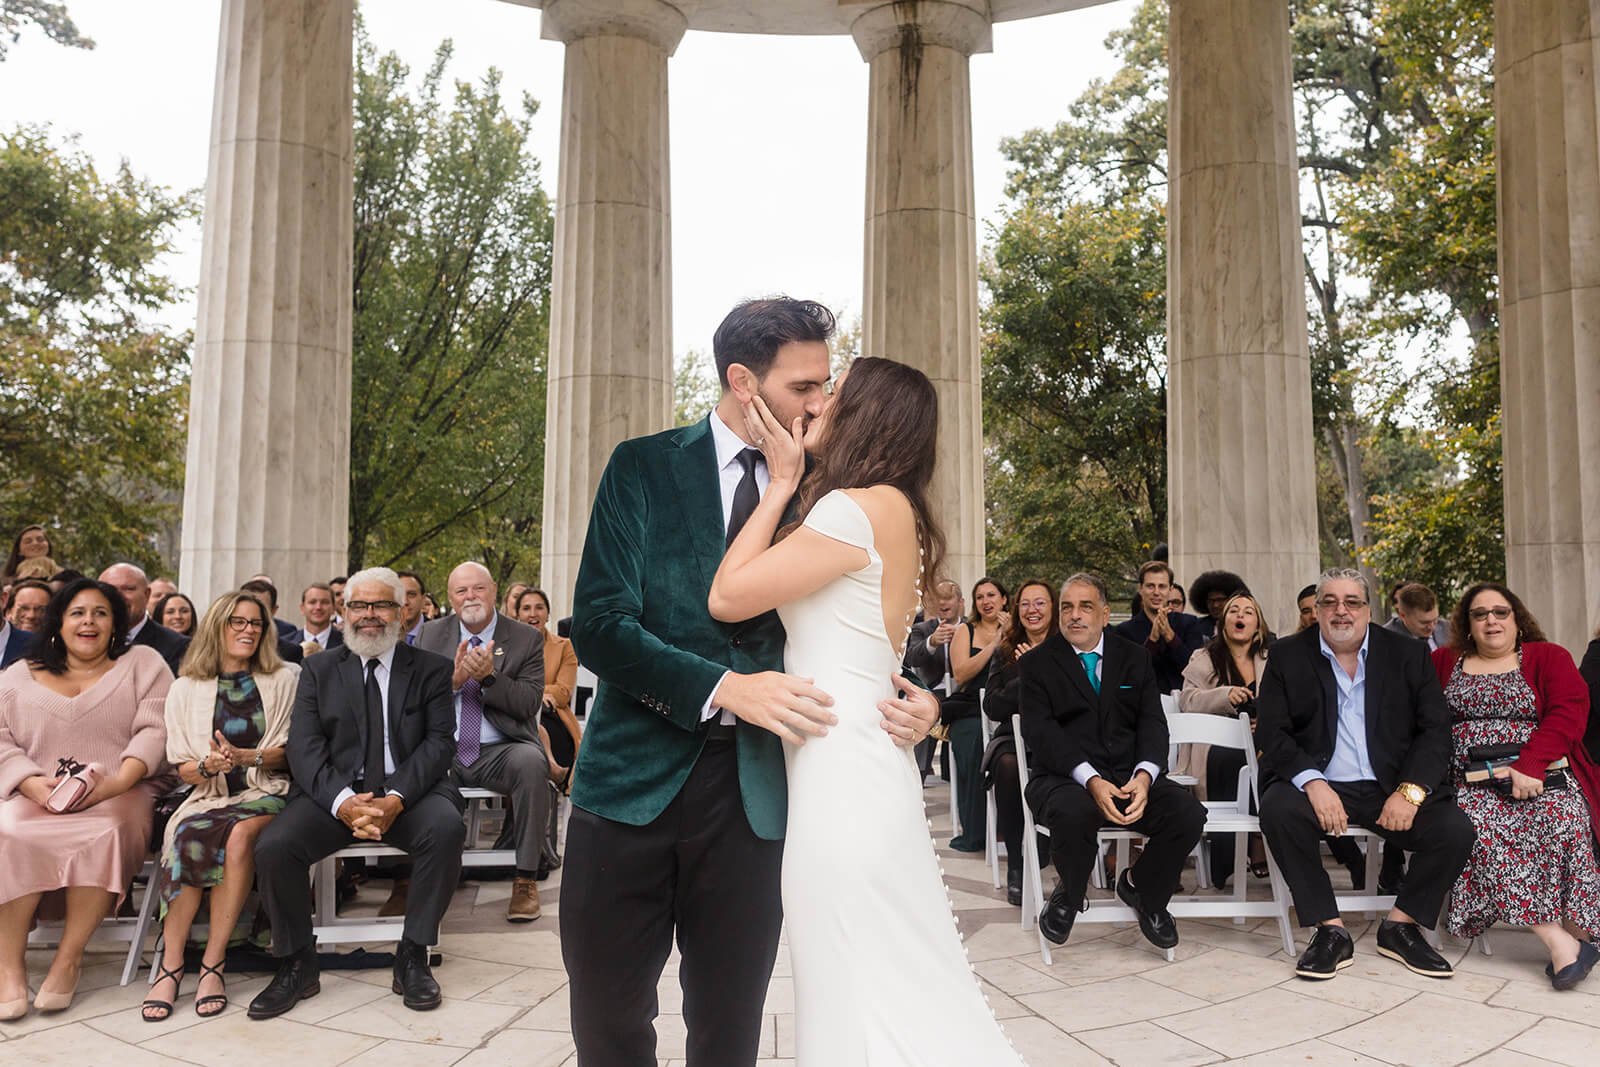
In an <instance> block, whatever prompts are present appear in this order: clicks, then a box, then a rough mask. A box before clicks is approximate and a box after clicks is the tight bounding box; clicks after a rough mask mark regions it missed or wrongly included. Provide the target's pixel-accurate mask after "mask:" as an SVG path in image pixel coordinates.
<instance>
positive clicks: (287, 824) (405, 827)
mask: <svg viewBox="0 0 1600 1067" xmlns="http://www.w3.org/2000/svg"><path fill="white" fill-rule="evenodd" d="M345 589H346V592H347V594H348V597H347V599H346V601H345V619H346V623H345V633H344V646H343V647H342V648H339V649H336V650H334V651H332V652H330V653H328V654H327V655H323V656H312V657H311V658H310V659H308V660H306V663H305V666H304V668H303V669H302V670H301V672H300V682H299V688H298V690H297V692H296V694H295V702H294V713H293V717H292V719H291V722H290V725H289V743H288V749H289V772H290V775H291V776H292V778H293V785H291V787H290V790H289V802H288V804H287V805H286V806H285V807H284V809H283V812H282V814H280V815H279V816H278V817H277V818H275V819H273V820H272V823H271V825H269V826H268V827H267V828H266V829H265V830H263V831H262V833H261V836H260V837H259V838H258V839H257V841H256V879H257V883H258V885H259V886H260V890H261V897H262V900H263V902H264V903H265V904H266V909H267V916H268V918H269V919H270V920H271V923H272V953H273V955H275V956H277V957H278V958H279V959H280V960H282V963H281V964H280V965H279V967H278V972H277V974H276V975H274V976H273V979H272V981H271V982H270V983H268V985H267V987H266V988H265V989H264V990H262V991H261V993H260V994H259V995H258V996H257V997H256V998H255V1000H253V1001H251V1002H250V1011H249V1014H250V1017H251V1018H252V1019H270V1018H272V1017H274V1016H277V1015H282V1014H284V1013H285V1012H287V1011H289V1010H290V1009H291V1008H293V1007H294V1006H295V1005H296V1004H298V1003H299V1002H300V1001H301V1000H303V999H305V998H306V997H310V996H315V995H316V994H317V993H318V992H319V991H320V989H321V985H320V982H319V979H318V971H317V946H316V942H315V940H314V939H313V937H312V932H311V880H310V869H311V865H312V864H313V863H316V862H317V861H318V860H320V859H322V858H323V857H324V856H326V855H328V854H329V853H331V852H334V851H336V850H337V849H341V848H346V847H348V846H349V845H351V844H352V843H354V842H355V841H358V840H361V841H383V842H385V843H388V844H392V845H396V846H398V847H399V848H402V849H404V850H405V851H406V852H408V853H409V854H410V856H411V859H412V863H413V872H412V883H413V884H414V886H415V887H416V889H415V891H414V892H413V893H412V894H411V899H410V901H409V907H408V908H407V910H406V921H405V933H404V936H403V937H402V939H401V941H400V944H399V946H398V947H397V949H396V951H395V963H394V989H395V991H396V992H399V993H400V994H401V995H402V996H403V998H404V1002H405V1006H406V1007H408V1008H411V1009H413V1010H415V1011H427V1010H429V1009H431V1008H437V1007H438V1006H439V1003H440V1000H441V997H440V993H439V983H438V982H436V981H434V978H433V974H432V972H431V971H430V970H429V968H428V946H429V945H432V944H434V943H435V942H436V941H438V939H439V920H440V919H441V918H442V917H443V915H444V912H445V908H446V907H448V906H449V903H450V896H451V894H452V893H453V892H454V891H455V887H456V880H457V879H458V878H459V877H460V875H461V846H462V844H463V842H464V841H465V840H466V826H465V825H464V824H463V822H462V819H461V815H462V812H463V811H464V809H465V804H464V802H463V801H462V799H461V794H460V792H459V791H457V789H456V787H455V785H454V784H453V783H452V782H451V781H450V758H451V754H452V753H453V752H454V751H455V740H454V734H455V715H454V713H453V711H452V709H451V699H450V672H451V663H450V660H448V659H446V658H444V657H442V656H436V655H434V654H433V653H431V652H424V651H423V650H422V649H420V648H412V647H411V646H409V645H406V644H402V643H401V641H400V601H401V600H402V599H403V598H404V597H405V589H404V587H403V586H401V584H400V579H399V577H398V576H397V575H396V574H395V573H394V571H392V570H390V569H388V568H387V567H371V568H368V569H367V570H364V571H361V572H359V573H357V574H353V575H351V576H350V581H349V584H348V585H347V586H346V587H345Z"/></svg>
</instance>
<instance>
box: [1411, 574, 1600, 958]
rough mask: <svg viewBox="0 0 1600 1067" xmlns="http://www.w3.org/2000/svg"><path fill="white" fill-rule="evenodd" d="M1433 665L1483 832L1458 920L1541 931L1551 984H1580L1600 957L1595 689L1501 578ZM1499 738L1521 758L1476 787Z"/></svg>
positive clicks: (1466, 932) (1459, 931)
mask: <svg viewBox="0 0 1600 1067" xmlns="http://www.w3.org/2000/svg"><path fill="white" fill-rule="evenodd" d="M1433 664H1434V669H1435V670H1437V671H1438V674H1439V684H1440V685H1442V686H1443V687H1444V696H1445V701H1446V702H1447V703H1448V704H1449V705H1450V712H1451V718H1452V726H1451V735H1452V738H1453V740H1454V744H1455V761H1454V763H1453V765H1452V768H1451V778H1452V784H1454V786H1455V790H1456V802H1457V803H1458V804H1460V805H1461V808H1462V810H1463V811H1465V812H1466V813H1467V816H1468V817H1469V818H1470V819H1471V820H1472V823H1473V825H1474V826H1475V827H1477V830H1478V840H1477V843H1476V844H1475V845H1473V847H1472V856H1471V858H1470V859H1468V861H1467V865H1466V867H1465V868H1464V869H1463V870H1462V872H1461V876H1460V877H1459V878H1458V879H1457V880H1456V884H1455V889H1454V891H1453V892H1452V893H1451V897H1450V909H1449V913H1448V915H1447V916H1446V923H1447V925H1448V928H1449V930H1450V932H1451V933H1453V934H1455V935H1456V936H1457V937H1477V936H1478V935H1479V934H1481V933H1483V932H1484V931H1485V930H1487V929H1488V928H1489V927H1490V926H1491V925H1493V924H1494V923H1496V922H1504V923H1510V924H1512V925H1515V926H1528V927H1531V928H1532V929H1533V932H1534V933H1535V934H1536V935H1538V937H1539V940H1541V941H1543V942H1544V945H1545V948H1546V949H1548V950H1549V953H1550V966H1548V967H1546V968H1545V974H1547V975H1548V976H1549V977H1550V981H1551V984H1552V985H1553V986H1555V988H1556V989H1571V988H1573V987H1574V986H1576V985H1577V984H1578V983H1579V982H1581V981H1583V980H1584V979H1585V978H1586V977H1588V975H1589V971H1590V969H1591V968H1593V967H1594V965H1595V962H1596V961H1597V960H1600V948H1596V946H1595V944H1594V941H1593V938H1594V936H1595V935H1596V933H1600V875H1597V874H1596V870H1595V856H1594V847H1593V844H1592V839H1591V834H1590V829H1591V827H1600V821H1597V814H1600V806H1597V804H1596V800H1597V787H1600V771H1597V770H1596V768H1595V765H1594V764H1593V763H1592V762H1590V760H1589V756H1588V753H1586V752H1585V751H1584V748H1583V731H1584V725H1585V723H1586V722H1587V720H1588V711H1589V693H1588V689H1587V687H1586V686H1585V685H1584V682H1583V678H1582V677H1581V676H1580V675H1579V674H1578V669H1577V668H1576V667H1575V666H1573V663H1572V657H1571V656H1570V655H1569V654H1568V653H1567V650H1566V649H1564V648H1562V647H1561V646H1560V645H1557V644H1554V643H1552V642H1549V641H1546V640H1545V639H1544V634H1543V633H1542V632H1541V631H1540V630H1539V623H1538V622H1537V621H1536V620H1535V619H1534V617H1533V615H1532V614H1531V613H1530V612H1529V611H1528V609H1527V607H1526V606H1524V605H1523V603H1522V601H1521V600H1519V599H1518V598H1517V595H1516V594H1515V593H1513V592H1512V591H1511V590H1509V589H1507V588H1506V587H1505V586H1503V585H1500V584H1499V583H1498V582H1481V583H1479V584H1478V585H1475V586H1473V587H1472V588H1471V589H1468V590H1467V592H1466V595H1465V596H1463V597H1462V598H1461V600H1460V602H1459V603H1457V604H1456V609H1455V614H1454V616H1453V617H1452V619H1451V646H1450V647H1448V648H1441V649H1439V650H1438V651H1436V652H1434V653H1433ZM1490 746H1499V747H1501V749H1502V751H1504V752H1505V753H1506V758H1512V759H1513V760H1514V761H1513V762H1510V763H1509V764H1507V765H1505V766H1496V767H1495V768H1494V769H1493V771H1492V775H1491V777H1490V779H1489V780H1488V781H1485V782H1479V783H1474V782H1473V781H1472V780H1470V779H1469V778H1468V777H1467V774H1468V772H1469V771H1471V770H1473V769H1475V768H1480V767H1481V765H1483V764H1484V763H1485V762H1486V759H1485V758H1486V757H1488V756H1491V755H1493V753H1492V752H1484V751H1483V749H1484V748H1487V747H1490ZM1474 750H1477V751H1474ZM1563 762H1564V764H1565V766H1564V769H1558V770H1550V768H1551V767H1552V766H1553V765H1557V764H1562V763H1563ZM1474 777H1477V776H1476V775H1475V776H1474Z"/></svg>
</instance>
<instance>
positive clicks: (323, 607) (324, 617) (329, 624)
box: [298, 582, 409, 654]
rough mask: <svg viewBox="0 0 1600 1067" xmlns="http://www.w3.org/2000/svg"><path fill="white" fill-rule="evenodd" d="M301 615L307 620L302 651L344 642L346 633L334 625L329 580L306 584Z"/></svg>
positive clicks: (301, 636)
mask: <svg viewBox="0 0 1600 1067" xmlns="http://www.w3.org/2000/svg"><path fill="white" fill-rule="evenodd" d="M300 617H301V618H302V619H304V620H305V621H306V624H305V625H304V626H302V627H301V628H300V634H299V637H298V640H299V642H300V650H301V651H302V652H304V653H307V654H310V653H316V652H326V651H328V650H329V649H333V648H338V647H339V646H340V645H342V644H344V634H342V633H340V632H339V630H338V628H336V627H335V626H334V625H333V589H332V588H331V587H329V585H328V583H327V582H312V583H311V584H310V585H308V586H306V588H305V592H303V593H301V594H300ZM408 643H409V642H408ZM312 645H316V646H317V647H316V648H312V647H311V646H312Z"/></svg>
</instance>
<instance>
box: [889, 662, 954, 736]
mask: <svg viewBox="0 0 1600 1067" xmlns="http://www.w3.org/2000/svg"><path fill="white" fill-rule="evenodd" d="M889 677H890V678H891V679H892V680H893V681H894V684H895V685H896V687H898V688H899V689H900V690H901V691H902V692H903V693H904V694H905V695H904V696H895V697H891V698H889V699H888V700H884V701H880V702H879V703H878V710H879V711H880V712H882V713H883V728H884V730H886V731H888V734H889V736H890V737H892V738H894V743H895V744H897V745H902V746H910V745H915V744H917V743H918V742H919V741H921V740H922V739H923V738H924V737H927V736H928V731H929V730H931V729H933V727H934V725H935V724H936V723H937V722H938V721H939V698H938V697H936V696H934V695H933V694H932V693H930V692H928V691H927V690H926V689H923V688H922V687H920V686H918V685H915V684H913V683H912V682H911V681H910V680H909V679H907V678H906V677H904V676H903V675H899V674H891V675H890V676H889Z"/></svg>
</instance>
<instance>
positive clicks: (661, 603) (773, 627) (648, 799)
mask: <svg viewBox="0 0 1600 1067" xmlns="http://www.w3.org/2000/svg"><path fill="white" fill-rule="evenodd" d="M716 466H717V460H716V448H715V445H714V444H713V442H712V438H711V427H710V423H709V422H708V421H707V420H705V419H702V420H701V421H699V422H697V423H695V424H694V425H692V426H685V427H681V428H679V429H676V430H668V431H666V432H664V433H658V434H654V435H652V436H649V437H639V438H634V439H633V440H630V441H624V442H623V443H622V444H620V445H618V446H617V448H616V451H614V452H613V453H612V454H611V460H610V462H609V463H607V464H606V470H605V473H604V474H603V475H601V478H600V487H599V489H598V490H597V491H596V493H595V501H594V511H593V513H592V514H591V515H590V518H589V533H588V536H587V538H586V540H585V541H584V545H583V560H582V562H581V563H580V565H579V567H578V583H577V589H576V592H575V594H574V604H573V615H572V644H573V646H574V648H575V649H576V650H577V653H578V659H579V661H580V662H582V663H583V665H584V666H586V667H588V668H589V669H590V670H592V671H593V672H594V673H595V675H596V677H598V678H599V687H598V691H597V692H596V693H595V697H594V701H593V702H592V703H591V705H590V709H591V710H590V712H589V719H588V723H587V725H586V726H585V728H584V733H583V744H582V746H580V748H579V749H578V763H577V770H576V773H575V775H574V777H573V787H572V802H573V803H574V804H576V805H577V806H578V807H580V808H583V809H584V810H585V811H590V812H593V813H594V814H596V815H600V816H603V817H604V818H607V819H612V820H614V821H616V822H623V823H629V824H632V825H635V826H642V825H644V824H646V823H649V822H650V821H652V820H653V819H655V818H656V816H658V815H660V814H661V812H662V811H663V810H664V809H665V808H666V806H667V805H668V804H669V803H670V802H671V801H672V798H673V797H675V796H677V795H678V790H679V789H681V788H683V783H684V781H685V780H686V779H687V778H688V777H689V771H690V770H691V769H692V768H693V767H694V763H695V760H696V759H698V758H699V756H700V750H701V748H702V747H703V746H704V745H705V741H706V731H707V729H708V725H709V724H707V723H703V722H701V721H700V713H701V710H702V709H703V708H704V707H705V703H706V701H707V700H708V699H709V698H710V696H711V693H712V691H713V690H714V689H716V687H717V683H718V682H719V681H721V679H722V675H723V673H724V672H725V671H729V670H733V671H738V672H740V673H750V672H757V671H765V670H782V669H783V643H784V633H783V625H782V623H780V622H779V621H778V615H777V613H776V612H768V613H766V614H765V615H761V616H759V617H757V618H754V619H749V620H747V621H745V622H740V623H720V622H717V621H716V620H715V619H713V618H712V617H711V615H710V613H709V612H708V611H707V610H706V597H707V596H708V594H709V593H710V591H711V579H712V577H713V576H714V575H715V574H716V572H717V566H718V565H719V564H720V563H721V562H722V554H723V547H724V546H723V540H724V536H725V535H724V531H723V522H722V497H721V492H720V490H719V489H718V482H717V470H716ZM736 738H737V740H736V742H735V743H736V744H737V745H738V758H739V789H740V794H741V796H742V799H743V802H744V811H745V816H746V817H747V818H748V819H749V820H750V828H751V829H752V830H754V831H755V833H756V835H757V836H758V837H763V838H766V839H768V840H776V839H778V838H781V837H782V836H783V830H784V821H785V819H786V817H787V810H788V792H787V785H786V783H785V781H784V768H783V748H782V744H781V742H779V740H778V738H777V737H776V736H775V735H773V734H771V733H769V732H768V731H766V730H761V729H757V728H755V727H751V726H747V725H745V724H743V723H740V724H739V727H738V730H737V734H736Z"/></svg>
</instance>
